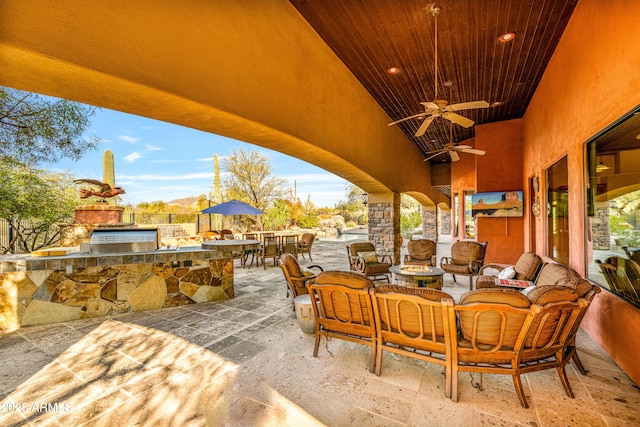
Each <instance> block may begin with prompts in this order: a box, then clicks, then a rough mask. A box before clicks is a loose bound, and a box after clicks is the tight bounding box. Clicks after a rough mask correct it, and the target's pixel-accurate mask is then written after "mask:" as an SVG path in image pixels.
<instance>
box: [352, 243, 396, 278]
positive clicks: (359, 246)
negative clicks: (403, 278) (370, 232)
mask: <svg viewBox="0 0 640 427" xmlns="http://www.w3.org/2000/svg"><path fill="white" fill-rule="evenodd" d="M347 256H348V257H349V269H350V270H351V271H355V272H358V273H360V274H364V275H365V276H368V277H370V278H371V279H372V280H386V281H387V283H390V280H389V276H390V275H391V273H390V272H389V268H390V267H391V266H392V265H393V262H392V261H391V257H390V256H388V255H384V256H378V255H377V254H376V247H375V246H374V244H373V243H372V242H360V243H353V244H351V245H348V246H347Z"/></svg>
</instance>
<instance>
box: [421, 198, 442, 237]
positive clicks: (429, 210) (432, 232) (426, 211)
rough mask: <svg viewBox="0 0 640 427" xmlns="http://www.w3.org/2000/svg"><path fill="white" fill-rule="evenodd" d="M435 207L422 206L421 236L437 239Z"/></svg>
mask: <svg viewBox="0 0 640 427" xmlns="http://www.w3.org/2000/svg"><path fill="white" fill-rule="evenodd" d="M436 212H437V211H436V209H434V208H433V207H432V206H429V207H425V206H423V207H422V238H423V239H429V240H433V241H434V242H437V241H438V228H437V223H438V221H437V216H436Z"/></svg>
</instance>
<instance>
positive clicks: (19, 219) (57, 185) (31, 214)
mask: <svg viewBox="0 0 640 427" xmlns="http://www.w3.org/2000/svg"><path fill="white" fill-rule="evenodd" d="M79 200H80V199H79V196H78V192H77V190H76V188H75V187H74V185H73V177H72V176H71V175H69V174H66V173H53V172H49V171H45V170H39V169H35V168H32V167H31V166H28V165H25V164H18V163H15V162H12V161H6V160H5V161H2V160H0V218H2V219H4V220H6V221H7V222H8V223H9V224H10V227H11V228H12V238H11V240H10V241H9V244H8V245H7V246H6V247H1V248H0V251H2V253H7V252H25V251H26V252H31V251H34V250H37V249H40V248H43V247H47V246H51V245H53V244H55V243H56V242H57V241H58V240H59V238H60V229H59V228H58V227H57V226H56V223H58V222H69V221H72V220H73V212H74V208H75V207H76V206H77V205H78V204H79Z"/></svg>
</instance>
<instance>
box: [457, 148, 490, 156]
mask: <svg viewBox="0 0 640 427" xmlns="http://www.w3.org/2000/svg"><path fill="white" fill-rule="evenodd" d="M456 150H458V151H460V152H461V153H469V154H477V155H478V156H484V154H485V151H484V150H476V149H475V148H459V147H456Z"/></svg>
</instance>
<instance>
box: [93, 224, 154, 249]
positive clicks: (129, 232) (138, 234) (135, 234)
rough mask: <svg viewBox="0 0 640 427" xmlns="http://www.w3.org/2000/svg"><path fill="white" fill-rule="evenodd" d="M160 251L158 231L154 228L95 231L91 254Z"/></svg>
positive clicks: (99, 229)
mask: <svg viewBox="0 0 640 427" xmlns="http://www.w3.org/2000/svg"><path fill="white" fill-rule="evenodd" d="M157 249H158V230H157V229H155V228H153V229H150V228H127V229H122V228H120V229H109V228H105V229H101V228H98V229H95V230H93V233H91V240H90V245H89V253H92V254H106V253H113V252H152V251H155V250H157Z"/></svg>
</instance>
